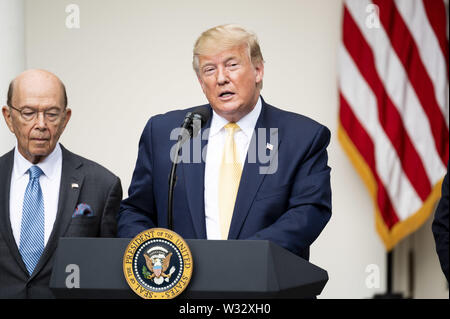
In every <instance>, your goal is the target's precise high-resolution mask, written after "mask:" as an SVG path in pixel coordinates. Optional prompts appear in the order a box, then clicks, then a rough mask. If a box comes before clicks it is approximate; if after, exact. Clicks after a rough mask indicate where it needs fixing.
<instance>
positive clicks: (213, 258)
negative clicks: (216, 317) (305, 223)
mask: <svg viewBox="0 0 450 319" xmlns="http://www.w3.org/2000/svg"><path fill="white" fill-rule="evenodd" d="M130 240H131V239H126V238H61V239H60V241H59V244H58V248H57V251H56V256H55V257H56V258H55V263H54V265H53V271H52V276H51V279H50V289H51V290H52V291H53V293H54V295H55V297H57V298H96V299H105V298H108V299H109V298H120V299H128V298H139V296H138V295H136V294H135V293H134V292H133V291H132V290H131V288H130V287H129V286H128V284H127V282H126V280H125V277H124V274H123V256H124V252H125V249H126V247H127V245H128V243H129V242H130ZM186 243H187V244H188V246H189V248H190V250H191V252H192V256H193V260H194V261H193V275H192V278H191V281H190V283H189V285H188V286H187V289H186V290H185V291H184V292H183V293H182V294H181V295H180V296H178V298H193V299H197V298H198V299H215V298H221V299H241V298H245V299H260V298H261V299H265V298H315V297H316V296H317V295H319V294H320V293H321V292H322V290H323V288H324V286H325V284H326V282H327V281H328V274H327V272H326V271H325V270H323V269H321V268H319V267H317V266H315V265H313V264H311V263H309V262H308V261H306V260H304V259H302V258H301V257H299V256H297V255H295V254H293V253H291V252H289V251H287V250H286V249H284V248H281V247H279V246H277V245H276V244H274V243H272V242H269V241H266V240H197V239H191V240H189V239H187V240H186ZM74 269H76V270H77V272H78V273H77V276H78V279H79V285H76V287H72V286H73V285H70V284H68V283H67V282H69V283H70V278H71V276H73V274H74V273H73V270H74ZM68 287H72V288H68Z"/></svg>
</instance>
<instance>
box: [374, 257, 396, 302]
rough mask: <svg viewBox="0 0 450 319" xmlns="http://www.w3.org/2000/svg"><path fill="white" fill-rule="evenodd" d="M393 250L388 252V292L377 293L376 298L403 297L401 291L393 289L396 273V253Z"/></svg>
mask: <svg viewBox="0 0 450 319" xmlns="http://www.w3.org/2000/svg"><path fill="white" fill-rule="evenodd" d="M393 250H394V249H392V250H390V251H388V252H387V253H386V292H385V293H384V294H376V295H374V296H373V298H374V299H403V295H402V294H400V293H394V292H393V289H392V283H393V273H394V267H393V264H394V254H393Z"/></svg>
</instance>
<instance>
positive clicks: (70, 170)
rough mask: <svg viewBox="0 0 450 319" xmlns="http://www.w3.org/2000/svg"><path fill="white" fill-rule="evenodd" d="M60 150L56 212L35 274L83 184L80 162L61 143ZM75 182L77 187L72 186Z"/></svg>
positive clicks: (54, 243)
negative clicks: (59, 178) (59, 179)
mask: <svg viewBox="0 0 450 319" xmlns="http://www.w3.org/2000/svg"><path fill="white" fill-rule="evenodd" d="M61 150H62V157H63V160H62V172H61V184H60V188H59V200H58V212H57V214H56V220H55V223H54V225H53V230H52V232H51V234H50V238H49V239H48V242H47V245H46V246H45V249H44V252H43V253H42V257H41V259H40V260H39V263H38V264H37V266H36V269H35V271H34V272H33V275H35V274H36V273H37V272H38V271H39V270H40V269H41V268H42V267H43V266H44V265H45V264H46V262H47V261H48V259H49V258H50V257H51V256H52V254H53V252H54V250H55V248H56V246H57V244H58V241H59V238H60V237H62V236H63V235H64V233H65V231H66V229H67V227H68V225H69V223H70V221H71V219H72V213H73V211H74V210H75V207H76V204H77V202H78V197H79V195H80V189H81V187H82V185H83V180H84V174H83V173H82V172H80V170H79V168H80V167H81V166H82V162H81V161H79V160H78V159H77V158H76V157H75V156H74V155H73V154H72V153H70V152H69V151H68V150H66V149H65V148H64V147H63V146H62V145H61ZM73 184H77V185H78V187H72V185H73Z"/></svg>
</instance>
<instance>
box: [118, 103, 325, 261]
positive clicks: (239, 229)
mask: <svg viewBox="0 0 450 319" xmlns="http://www.w3.org/2000/svg"><path fill="white" fill-rule="evenodd" d="M207 107H209V109H210V111H211V115H212V109H211V107H210V106H209V105H207ZM190 110H192V109H186V110H179V111H172V112H168V113H166V114H163V115H157V116H154V117H152V118H151V119H150V120H149V121H148V123H147V125H146V127H145V129H144V131H143V133H142V136H141V139H140V141H139V153H138V158H137V162H136V167H135V170H134V173H133V178H132V181H131V185H130V188H129V190H128V195H129V197H128V198H127V199H125V200H123V201H122V204H121V207H120V213H119V217H118V218H119V220H118V236H119V237H134V236H135V235H137V234H138V233H139V232H141V231H143V230H145V229H148V228H151V227H167V202H168V188H169V187H168V180H169V173H170V169H171V165H172V161H171V159H170V151H171V148H172V147H173V145H174V144H175V142H176V141H175V138H176V137H173V138H172V139H170V138H169V137H170V135H171V132H172V130H173V129H174V128H177V127H179V126H180V124H181V123H182V122H183V119H184V116H185V114H186V112H188V111H190ZM210 125H211V117H210V120H209V121H208V122H207V123H206V124H205V127H204V128H202V130H201V132H200V133H199V134H198V135H197V137H195V138H193V139H192V140H190V141H189V142H187V143H186V144H185V146H184V147H183V152H185V151H186V150H187V148H189V149H190V150H191V151H190V157H191V162H190V163H189V161H186V160H185V161H182V162H180V164H179V165H178V168H177V182H176V185H175V190H174V203H173V214H174V215H173V230H174V231H175V232H176V233H178V234H179V235H180V236H182V237H184V238H186V239H205V238H206V226H205V208H204V171H205V163H204V161H203V160H201V161H199V160H198V154H197V160H196V162H194V160H195V159H194V152H193V151H192V150H193V149H196V147H197V149H198V148H199V146H201V149H204V148H205V147H206V146H207V140H205V139H204V138H205V136H206V138H207V133H206V134H204V130H205V129H208V128H209V127H210ZM261 128H262V129H263V130H258V129H261ZM264 128H265V130H264ZM202 136H203V139H202ZM271 139H272V140H271ZM275 139H276V141H277V142H278V147H273V149H272V150H270V149H269V148H266V142H267V143H270V144H272V145H274V146H276V142H274V141H275ZM258 140H259V141H263V142H262V147H263V149H264V152H265V154H263V155H264V156H255V157H256V159H253V160H249V156H248V154H247V160H246V162H245V164H244V167H243V171H242V177H241V182H240V185H239V190H238V194H237V198H236V204H235V208H234V213H233V217H232V221H231V225H230V231H229V235H228V239H267V240H270V241H273V242H274V243H276V244H278V245H280V246H282V247H284V248H286V249H288V250H290V251H292V252H293V253H295V254H298V255H300V256H302V257H303V258H305V259H308V258H309V246H310V245H311V244H312V243H313V242H314V240H315V239H316V238H317V237H318V236H319V234H320V232H321V231H322V230H323V228H324V227H325V225H326V224H327V222H328V220H329V219H330V217H331V186H330V168H329V167H328V165H327V161H328V155H327V151H326V147H327V146H328V144H329V141H330V131H329V130H328V129H327V128H326V127H325V126H323V125H321V124H319V123H317V122H315V121H313V120H311V119H309V118H307V117H305V116H302V115H299V114H295V113H291V112H287V111H283V110H280V109H278V108H275V107H273V106H271V105H269V104H266V103H265V102H264V100H262V110H261V114H260V116H259V118H258V120H257V122H256V126H255V131H254V134H253V138H252V142H251V144H250V147H249V153H250V152H251V151H250V150H251V149H252V147H253V146H255V145H257V144H258V143H257V141H258ZM252 143H253V144H252ZM206 151H207V149H206ZM197 153H198V152H197ZM265 156H267V157H265ZM185 158H186V157H185ZM268 159H269V160H268ZM269 163H271V165H272V166H271V167H270V168H269V169H268V170H267V168H268V167H269ZM265 169H266V172H271V173H270V174H262V172H264V170H265Z"/></svg>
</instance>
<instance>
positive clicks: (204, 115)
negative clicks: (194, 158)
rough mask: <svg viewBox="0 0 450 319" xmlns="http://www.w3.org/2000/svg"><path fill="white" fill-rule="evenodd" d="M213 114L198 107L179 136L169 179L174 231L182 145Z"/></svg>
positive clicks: (169, 220)
mask: <svg viewBox="0 0 450 319" xmlns="http://www.w3.org/2000/svg"><path fill="white" fill-rule="evenodd" d="M210 116H211V112H210V110H209V108H208V107H207V106H198V107H196V108H195V109H194V110H192V112H188V113H186V115H185V116H184V120H183V123H182V124H181V130H180V133H179V135H178V140H177V144H176V145H175V154H174V159H173V161H172V169H171V170H170V177H169V196H168V205H167V228H168V229H170V230H173V229H172V228H173V221H172V220H173V211H172V209H173V191H174V187H175V182H176V179H177V176H176V170H177V164H178V156H179V155H180V151H181V145H183V144H184V142H186V141H187V140H189V139H191V138H193V137H196V136H197V134H198V132H200V130H201V128H202V127H203V126H204V125H205V124H206V122H208V120H209V118H210Z"/></svg>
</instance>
